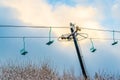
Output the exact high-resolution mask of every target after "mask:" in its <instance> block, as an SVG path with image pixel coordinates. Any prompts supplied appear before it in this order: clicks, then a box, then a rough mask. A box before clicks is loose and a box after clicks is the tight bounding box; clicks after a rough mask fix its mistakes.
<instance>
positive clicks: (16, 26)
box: [0, 25, 120, 33]
mask: <svg viewBox="0 0 120 80" xmlns="http://www.w3.org/2000/svg"><path fill="white" fill-rule="evenodd" d="M0 27H1V28H2V27H3V28H5V27H15V28H20V27H21V28H50V27H51V26H30V25H28V26H23V25H0ZM51 28H69V27H67V26H56V27H55V26H53V27H51ZM80 28H81V29H86V30H94V31H104V32H113V31H114V32H118V33H120V31H118V30H107V29H94V28H85V27H80Z"/></svg>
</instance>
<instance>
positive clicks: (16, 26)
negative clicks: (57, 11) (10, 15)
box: [0, 25, 69, 28]
mask: <svg viewBox="0 0 120 80" xmlns="http://www.w3.org/2000/svg"><path fill="white" fill-rule="evenodd" d="M0 27H3V28H4V27H15V28H20V27H21V28H50V27H51V26H22V25H21V26H18V25H0ZM51 28H69V27H59V26H58V27H54V26H53V27H51Z"/></svg>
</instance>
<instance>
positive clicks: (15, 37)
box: [0, 36, 120, 40]
mask: <svg viewBox="0 0 120 80" xmlns="http://www.w3.org/2000/svg"><path fill="white" fill-rule="evenodd" d="M0 38H43V39H44V38H49V37H48V36H0ZM51 38H59V37H57V36H54V37H51ZM78 38H79V37H78ZM85 39H94V40H113V38H96V37H90V38H85ZM115 40H120V38H116V39H115Z"/></svg>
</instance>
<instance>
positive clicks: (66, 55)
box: [0, 0, 120, 75]
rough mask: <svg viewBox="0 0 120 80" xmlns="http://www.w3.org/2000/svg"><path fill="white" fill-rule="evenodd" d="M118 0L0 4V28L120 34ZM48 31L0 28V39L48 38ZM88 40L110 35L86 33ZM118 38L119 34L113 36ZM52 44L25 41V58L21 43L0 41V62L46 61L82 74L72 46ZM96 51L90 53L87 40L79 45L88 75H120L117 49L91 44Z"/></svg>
mask: <svg viewBox="0 0 120 80" xmlns="http://www.w3.org/2000/svg"><path fill="white" fill-rule="evenodd" d="M119 5H120V1H119V0H21V1H19V0H1V1H0V24H10V25H40V26H68V27H69V22H73V23H75V24H76V25H79V26H82V27H88V28H100V29H110V30H113V29H114V30H120V27H119V25H120V23H119V21H120V16H119V13H120V10H119V9H120V6H119ZM48 32H49V29H33V28H0V36H48ZM69 32H70V31H69V29H64V30H63V29H52V36H60V35H62V34H66V33H69ZM82 32H84V33H87V34H88V35H89V37H98V38H111V37H112V33H109V32H98V31H87V30H82ZM115 37H116V38H119V37H120V36H119V33H116V35H115ZM54 40H55V42H54V43H53V44H52V45H51V46H47V45H45V44H46V42H48V39H29V38H27V39H25V41H26V50H27V51H28V52H29V53H28V54H27V55H26V56H21V55H20V50H21V49H22V48H23V45H22V39H0V60H1V62H4V61H6V60H9V59H11V60H16V59H17V61H22V60H26V59H30V60H32V61H33V62H34V63H37V62H38V61H39V60H44V59H46V58H48V59H50V60H51V62H53V63H54V64H55V66H57V67H58V70H60V71H61V70H63V69H64V68H66V69H69V68H71V67H74V69H75V71H76V73H77V74H78V73H79V71H81V69H80V66H79V62H78V58H77V54H76V51H75V48H74V44H73V42H59V41H58V40H57V39H54ZM93 41H94V45H95V47H96V48H97V51H96V52H95V53H91V52H90V51H89V49H90V47H91V44H90V40H89V39H87V40H83V41H81V42H79V44H80V46H81V50H82V55H83V56H84V61H85V64H86V69H87V72H88V73H89V75H90V74H93V73H94V72H97V71H99V70H103V69H105V70H106V71H108V72H113V73H114V72H116V73H117V71H120V68H119V66H120V65H119V60H120V54H119V46H120V44H117V45H115V46H111V43H112V42H113V41H112V40H109V41H104V40H93Z"/></svg>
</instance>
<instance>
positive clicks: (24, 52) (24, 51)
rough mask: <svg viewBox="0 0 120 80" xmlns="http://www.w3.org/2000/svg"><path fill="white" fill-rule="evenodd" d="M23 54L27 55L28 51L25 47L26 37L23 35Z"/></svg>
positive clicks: (21, 51)
mask: <svg viewBox="0 0 120 80" xmlns="http://www.w3.org/2000/svg"><path fill="white" fill-rule="evenodd" d="M20 53H21V55H26V54H27V53H28V52H27V51H26V49H25V37H23V49H21V50H20Z"/></svg>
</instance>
